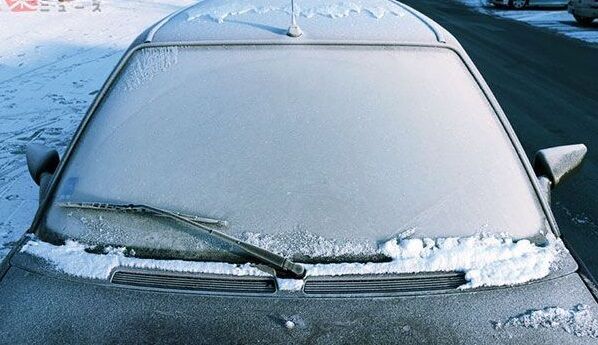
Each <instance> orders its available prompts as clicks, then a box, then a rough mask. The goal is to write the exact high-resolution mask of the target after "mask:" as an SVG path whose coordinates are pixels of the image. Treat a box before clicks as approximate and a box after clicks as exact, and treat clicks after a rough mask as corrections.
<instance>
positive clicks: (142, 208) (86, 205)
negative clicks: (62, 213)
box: [59, 202, 228, 227]
mask: <svg viewBox="0 0 598 345" xmlns="http://www.w3.org/2000/svg"><path fill="white" fill-rule="evenodd" d="M59 205H60V207H66V208H82V209H88V210H102V211H122V212H127V211H130V212H136V213H148V214H152V215H154V216H158V217H169V215H166V213H168V214H174V215H177V216H179V217H181V218H185V219H187V220H189V221H193V222H197V223H201V224H210V225H216V226H223V227H226V226H228V222H227V221H226V220H220V219H212V218H206V217H199V216H192V215H188V214H183V213H180V212H174V211H166V210H162V209H158V208H155V207H149V206H146V205H135V204H111V203H104V202H63V203H60V204H59ZM169 218H171V217H169Z"/></svg>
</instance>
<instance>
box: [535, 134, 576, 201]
mask: <svg viewBox="0 0 598 345" xmlns="http://www.w3.org/2000/svg"><path fill="white" fill-rule="evenodd" d="M587 152H588V148H587V147H586V146H585V145H584V144H577V145H566V146H557V147H551V148H548V149H544V150H540V151H538V152H537V153H536V156H535V157H534V171H535V173H536V176H538V180H539V181H540V185H541V186H542V189H544V192H545V193H547V196H548V199H549V200H550V189H551V188H554V187H555V186H556V185H557V184H559V182H560V181H561V180H562V178H563V177H565V175H567V174H569V173H570V172H572V171H573V170H575V168H577V167H578V166H579V165H580V164H581V162H582V161H583V158H584V157H585V155H586V153H587Z"/></svg>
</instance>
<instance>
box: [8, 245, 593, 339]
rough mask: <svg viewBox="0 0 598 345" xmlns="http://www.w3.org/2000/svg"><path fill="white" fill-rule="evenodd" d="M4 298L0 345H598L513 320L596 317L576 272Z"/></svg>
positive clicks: (34, 284) (19, 274)
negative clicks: (344, 288)
mask: <svg viewBox="0 0 598 345" xmlns="http://www.w3.org/2000/svg"><path fill="white" fill-rule="evenodd" d="M17 256H18V255H17ZM17 261H18V260H17ZM0 296H2V297H1V298H0V315H2V322H0V335H1V337H0V339H2V341H0V342H6V343H29V344H35V343H43V344H52V343H61V344H81V343H105V344H112V343H128V344H137V343H177V344H180V343H197V344H202V343H236V344H238V343H241V344H244V343H251V344H254V343H268V344H285V343H294V344H300V343H304V344H336V343H360V344H368V343H374V344H385V343H401V344H432V343H433V344H480V343H501V344H524V343H525V344H556V343H576V344H585V343H587V344H590V343H592V344H595V341H596V339H595V338H591V337H587V336H586V337H578V336H576V335H574V334H572V333H569V332H567V331H565V330H564V328H562V327H560V326H559V325H557V327H554V328H545V327H539V328H533V327H529V328H526V327H524V326H521V325H519V326H517V325H508V320H510V319H511V318H514V317H518V316H521V315H523V314H526V313H529V312H530V311H532V310H541V309H544V308H547V307H560V308H563V309H566V310H569V309H571V308H575V307H576V306H578V305H586V306H587V308H589V309H590V311H591V312H593V313H594V315H596V314H598V306H597V304H596V301H595V300H594V298H593V296H592V295H591V294H590V292H589V291H588V290H587V288H586V287H585V285H584V284H583V282H582V280H581V279H580V277H579V276H578V275H577V274H576V273H569V274H565V275H563V276H559V277H554V278H551V279H544V280H541V281H537V282H534V283H530V284H526V285H521V286H514V287H508V288H495V289H484V290H465V291H458V292H453V293H441V294H423V295H415V296H413V295H412V296H405V295H403V296H401V295H394V296H393V295H387V296H369V295H364V296H363V297H359V296H358V297H355V296H353V297H334V298H333V297H326V298H322V297H307V296H305V295H302V294H293V293H289V294H287V295H276V296H274V295H268V296H240V295H215V294H200V293H189V292H178V291H172V290H162V291H157V290H147V289H136V288H129V287H122V286H116V285H110V284H107V283H100V284H98V283H93V282H88V281H83V280H77V279H64V277H61V276H60V275H56V274H44V273H43V271H39V270H30V269H23V268H19V267H15V266H12V267H11V268H10V269H9V270H8V271H7V273H6V274H5V276H4V277H3V279H2V281H0ZM505 323H507V325H506V326H502V327H500V325H504V324H505Z"/></svg>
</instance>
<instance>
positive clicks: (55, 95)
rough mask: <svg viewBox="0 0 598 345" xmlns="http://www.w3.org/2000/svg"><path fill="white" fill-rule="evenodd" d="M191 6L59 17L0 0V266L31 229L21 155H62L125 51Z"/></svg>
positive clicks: (141, 5)
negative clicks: (28, 150) (42, 151)
mask: <svg viewBox="0 0 598 345" xmlns="http://www.w3.org/2000/svg"><path fill="white" fill-rule="evenodd" d="M191 2H192V1H190V0H145V1H141V0H137V1H122V0H120V1H119V0H101V1H100V6H101V7H100V8H101V12H93V11H92V8H91V1H88V3H86V6H85V7H84V8H83V9H76V8H74V6H75V5H76V4H77V3H81V1H79V2H77V1H75V2H71V3H67V4H66V6H67V7H66V11H65V12H58V8H51V11H50V12H41V11H39V10H38V11H34V12H28V13H15V12H11V11H10V9H9V8H8V7H7V6H6V5H5V2H4V1H0V23H1V24H0V42H2V44H0V260H2V258H3V257H4V256H5V255H6V254H7V253H8V252H9V251H10V248H11V247H12V243H13V242H14V241H16V240H18V239H19V237H20V236H21V235H22V234H23V232H24V231H25V229H27V227H28V226H29V225H30V222H31V219H32V217H33V215H34V213H35V210H36V207H37V202H38V197H37V191H38V189H37V186H35V185H34V183H33V182H32V180H31V178H30V177H29V174H28V172H27V168H26V164H25V156H24V150H25V147H26V145H27V144H29V143H32V142H39V143H44V144H46V145H48V146H50V147H54V148H57V149H58V151H59V152H60V153H62V152H63V151H64V149H65V148H66V145H67V144H68V142H69V140H70V138H71V136H72V134H73V132H74V131H75V129H76V127H77V125H78V124H79V122H80V121H81V118H82V117H83V115H84V114H85V111H86V110H87V107H88V105H89V103H90V102H91V101H92V100H93V97H94V95H95V94H96V92H97V90H98V89H99V88H100V87H101V85H102V83H103V82H104V80H105V79H106V78H107V76H108V74H109V73H110V71H111V70H112V68H113V67H114V65H115V64H116V63H117V62H118V59H119V58H120V57H121V55H122V53H123V51H124V49H126V47H127V46H128V45H129V43H130V42H131V41H132V40H133V39H134V38H135V37H136V36H137V35H138V34H139V33H140V32H141V31H143V30H144V29H145V28H146V27H148V26H149V25H151V24H152V23H153V22H155V21H157V20H159V19H160V18H162V17H164V16H166V15H168V14H169V13H171V12H173V11H175V10H177V9H178V8H180V7H181V6H184V5H187V4H189V3H191Z"/></svg>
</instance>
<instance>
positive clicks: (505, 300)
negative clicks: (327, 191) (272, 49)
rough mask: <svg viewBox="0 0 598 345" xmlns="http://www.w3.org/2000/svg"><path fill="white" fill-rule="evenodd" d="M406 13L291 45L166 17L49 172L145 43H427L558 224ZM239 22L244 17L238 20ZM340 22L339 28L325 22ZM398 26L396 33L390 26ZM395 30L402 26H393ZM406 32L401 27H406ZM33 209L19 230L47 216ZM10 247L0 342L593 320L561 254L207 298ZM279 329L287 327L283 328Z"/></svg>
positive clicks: (360, 338) (460, 338)
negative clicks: (441, 274)
mask: <svg viewBox="0 0 598 345" xmlns="http://www.w3.org/2000/svg"><path fill="white" fill-rule="evenodd" d="M397 6H402V7H403V9H404V10H405V11H406V12H407V13H408V15H406V16H405V17H403V20H402V21H401V22H400V24H396V23H393V25H390V26H387V25H380V27H379V28H378V29H379V30H375V31H371V30H367V29H364V28H361V27H360V26H359V25H348V26H346V27H341V28H340V30H339V28H338V27H336V28H334V30H330V31H328V30H327V29H326V27H327V26H325V25H324V26H322V25H320V23H318V22H319V21H318V20H310V21H308V20H305V21H303V22H302V21H301V19H300V20H299V22H300V25H301V27H302V29H303V30H304V32H305V35H304V37H302V38H300V39H293V38H289V37H287V36H286V35H285V31H286V27H287V26H288V20H286V19H284V20H283V19H281V18H278V17H272V16H259V18H260V20H261V21H259V22H256V21H253V22H252V21H251V19H255V18H253V17H252V16H251V15H250V16H248V18H249V20H248V21H243V22H241V21H238V22H236V23H235V22H234V21H231V22H225V23H224V24H219V23H215V22H211V21H203V22H202V24H201V25H200V24H197V25H195V26H190V24H189V22H187V21H186V12H185V11H180V12H177V13H175V14H173V15H171V16H169V17H168V18H166V19H165V20H163V21H161V22H159V23H157V24H156V25H154V26H153V27H152V28H150V29H148V30H147V31H146V32H144V33H143V34H142V35H140V36H139V38H137V39H136V40H135V41H134V43H133V44H132V45H131V47H130V48H129V50H128V51H127V53H126V54H125V56H124V57H123V59H122V60H121V62H120V63H119V64H118V66H117V67H116V69H115V70H114V72H113V73H112V75H111V76H110V78H109V79H108V80H107V82H106V83H105V85H104V87H103V88H102V90H101V92H100V93H99V94H98V96H97V98H96V100H95V101H94V102H93V104H92V106H91V107H90V109H89V111H88V113H87V115H86V117H85V118H84V119H83V121H82V123H81V125H80V127H79V129H78V131H77V133H76V134H75V137H74V139H73V141H72V143H71V145H70V147H69V148H68V149H67V152H66V153H65V155H64V158H63V159H62V162H61V164H60V166H59V167H58V170H57V172H56V174H55V178H54V181H53V182H52V184H51V186H50V187H49V195H51V194H52V192H53V190H54V189H55V187H56V183H57V182H56V181H57V180H59V178H60V174H61V171H62V169H63V167H64V165H65V162H66V161H68V159H69V156H70V154H71V152H72V151H73V149H74V147H76V145H77V142H78V140H79V138H80V136H81V134H82V132H83V131H85V128H86V124H87V122H88V121H89V119H90V117H92V116H93V114H94V112H95V110H96V109H97V107H98V105H99V104H101V102H102V100H103V98H104V96H105V94H106V92H107V90H108V87H109V86H110V84H111V83H112V82H113V81H114V79H115V78H116V76H117V75H118V73H119V72H120V71H121V69H122V68H123V66H124V65H125V64H126V62H127V59H128V58H129V56H131V54H132V52H134V51H136V50H137V49H141V48H143V47H147V46H171V45H214V44H216V45H227V44H236V45H239V44H240V45H244V44H245V45H246V44H277V45H288V44H293V45H298V44H299V45H312V44H338V45H407V46H437V47H443V48H446V49H451V50H453V51H454V52H456V53H457V54H458V55H459V56H460V57H461V59H462V60H463V62H464V63H465V64H466V65H467V66H468V68H469V70H470V71H471V73H472V75H474V77H475V78H476V80H477V82H478V84H479V86H480V88H481V89H482V90H483V92H484V93H485V95H486V96H487V98H488V100H489V102H490V103H491V104H492V106H493V108H494V109H495V111H496V113H497V115H498V117H499V119H500V121H501V123H502V124H503V126H504V129H505V131H506V132H507V133H508V135H509V137H510V139H511V141H512V143H513V146H514V148H515V149H516V151H517V153H518V155H519V157H520V159H521V161H522V164H523V165H524V167H525V169H526V171H527V173H528V175H529V178H530V181H531V183H532V185H533V186H534V189H535V191H536V193H537V195H538V197H539V199H540V200H541V203H542V207H543V209H544V212H545V213H546V217H547V219H548V222H549V223H550V224H549V225H550V229H551V230H552V231H553V232H554V233H555V234H558V228H557V225H556V223H555V221H554V217H553V216H552V213H551V211H550V207H549V205H548V203H547V201H546V200H545V198H544V197H543V196H542V192H541V189H540V187H539V185H538V182H537V180H536V178H535V176H534V174H533V170H532V168H531V166H530V163H529V161H528V160H527V158H526V156H525V153H524V152H523V150H522V148H521V146H520V144H519V142H518V140H517V138H516V136H515V134H514V132H513V130H512V128H511V127H510V125H509V123H508V121H507V119H506V117H505V115H504V113H503V111H502V110H501V108H500V106H499V105H498V103H497V101H496V99H495V98H494V96H493V95H492V93H491V91H490V90H489V88H488V86H487V85H486V83H485V82H484V80H483V78H482V77H481V75H480V74H479V72H478V71H477V69H476V68H475V66H474V65H473V63H472V62H471V60H470V59H469V58H468V56H467V54H466V53H465V52H464V50H463V48H462V47H461V46H460V45H459V43H458V42H457V41H456V39H455V38H454V37H453V36H452V35H450V33H448V32H447V31H446V30H444V29H443V28H441V27H440V26H438V25H437V24H436V23H434V22H432V21H431V20H429V19H427V18H426V17H424V16H423V15H421V14H420V13H418V12H416V11H414V10H412V9H410V8H408V7H406V6H403V5H400V4H398V5H397ZM244 19H246V18H244ZM335 25H342V24H338V23H337V24H335ZM401 25H402V26H401ZM402 29H403V30H402ZM407 29H408V30H407ZM48 200H49V198H48V197H47V198H46V199H45V200H44V201H42V202H41V205H40V208H39V210H38V213H37V215H36V218H35V220H34V222H33V224H32V227H31V231H35V230H36V229H37V228H38V227H39V225H40V222H41V219H42V218H43V216H44V214H45V212H46V210H47V208H48ZM28 240H29V238H28V236H25V237H23V239H22V240H21V243H20V244H19V245H17V246H16V247H15V249H14V250H13V251H12V252H11V254H9V256H8V257H7V258H6V259H5V260H4V261H3V262H2V264H1V266H0V278H1V281H0V315H2V322H0V343H6V344H15V343H28V344H37V343H39V344H53V343H56V344H81V343H105V344H114V343H131V344H136V343H177V344H180V343H196V344H203V343H206V344H207V343H243V344H245V343H260V342H263V343H269V344H279V343H280V344H284V343H306V344H311V343H321V344H331V343H376V344H385V343H402V344H431V343H435V344H479V343H501V344H522V343H526V344H554V343H564V344H567V343H577V344H595V341H596V340H595V339H593V338H590V337H576V336H575V335H573V334H571V333H567V332H565V331H564V330H562V329H560V328H554V329H551V328H540V329H534V328H524V327H505V328H504V329H501V328H500V327H497V326H496V325H497V324H499V323H504V322H506V321H508V320H509V319H510V318H512V317H516V316H518V315H521V314H524V313H526V312H528V311H530V310H539V309H544V308H547V307H562V308H566V309H569V308H572V307H574V306H576V305H579V304H584V305H587V306H589V308H590V309H591V311H592V312H593V313H594V314H598V304H597V302H596V297H595V296H594V295H592V292H591V287H592V286H593V285H592V284H593V283H592V282H591V281H592V278H591V277H590V276H589V275H588V274H587V273H585V270H583V265H582V264H581V263H579V262H577V261H576V260H575V259H574V257H573V256H571V255H569V254H564V257H563V258H562V260H561V261H560V264H559V265H558V267H555V269H554V270H553V271H552V273H551V274H550V275H549V276H547V277H545V278H543V279H540V280H537V281H533V282H530V283H527V284H523V285H519V286H512V287H498V288H483V289H474V290H452V291H439V292H434V293H426V292H418V293H415V292H414V293H401V294H397V293H386V294H356V295H328V296H325V297H323V296H313V295H307V294H305V293H303V292H301V291H298V292H284V291H277V292H275V293H273V294H268V295H263V294H262V295H257V294H234V293H208V292H201V291H194V292H190V291H180V290H172V289H153V288H136V287H131V286H123V285H116V284H112V283H111V282H110V281H109V280H106V281H103V280H89V279H81V278H76V277H73V276H69V275H66V274H62V273H60V272H57V271H56V270H55V269H54V268H53V267H52V266H51V265H48V264H47V263H46V262H44V261H43V260H41V259H39V258H36V257H34V256H31V255H29V254H27V253H21V252H20V247H21V246H22V244H23V243H25V242H27V241H28ZM287 321H292V324H293V327H289V326H288V323H287Z"/></svg>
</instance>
